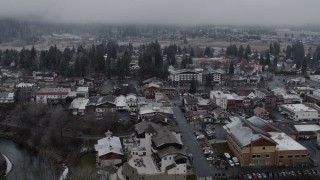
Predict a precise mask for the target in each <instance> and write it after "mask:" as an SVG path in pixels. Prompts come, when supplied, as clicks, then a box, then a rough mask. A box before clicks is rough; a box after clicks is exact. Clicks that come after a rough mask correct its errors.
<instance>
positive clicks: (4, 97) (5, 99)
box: [0, 92, 14, 104]
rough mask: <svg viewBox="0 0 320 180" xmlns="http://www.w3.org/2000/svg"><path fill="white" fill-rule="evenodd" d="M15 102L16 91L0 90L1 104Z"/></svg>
mask: <svg viewBox="0 0 320 180" xmlns="http://www.w3.org/2000/svg"><path fill="white" fill-rule="evenodd" d="M10 103H14V93H10V92H0V104H10Z"/></svg>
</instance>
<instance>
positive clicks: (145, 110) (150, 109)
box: [139, 106, 173, 115]
mask: <svg viewBox="0 0 320 180" xmlns="http://www.w3.org/2000/svg"><path fill="white" fill-rule="evenodd" d="M150 113H166V114H173V110H172V108H171V107H149V106H144V107H140V111H139V114H140V115H144V114H150Z"/></svg>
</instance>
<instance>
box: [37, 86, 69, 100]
mask: <svg viewBox="0 0 320 180" xmlns="http://www.w3.org/2000/svg"><path fill="white" fill-rule="evenodd" d="M70 92H71V89H70V88H42V89H40V90H39V91H38V92H36V102H37V103H43V104H58V103H64V102H65V99H66V98H67V97H68V94H69V93H70Z"/></svg>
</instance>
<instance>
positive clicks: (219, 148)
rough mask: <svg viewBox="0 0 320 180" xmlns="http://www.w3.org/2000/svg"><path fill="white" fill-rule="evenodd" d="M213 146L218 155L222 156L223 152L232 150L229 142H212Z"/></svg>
mask: <svg viewBox="0 0 320 180" xmlns="http://www.w3.org/2000/svg"><path fill="white" fill-rule="evenodd" d="M211 146H212V149H213V151H214V152H215V153H216V155H217V156H222V155H223V153H225V152H230V149H229V147H228V144H227V143H216V144H211Z"/></svg>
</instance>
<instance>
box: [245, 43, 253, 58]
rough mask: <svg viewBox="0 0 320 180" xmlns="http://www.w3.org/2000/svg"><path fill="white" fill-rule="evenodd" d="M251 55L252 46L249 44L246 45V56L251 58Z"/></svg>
mask: <svg viewBox="0 0 320 180" xmlns="http://www.w3.org/2000/svg"><path fill="white" fill-rule="evenodd" d="M250 55H251V48H250V45H249V44H248V45H247V47H246V50H245V52H244V58H245V59H247V60H249V56H250Z"/></svg>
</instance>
